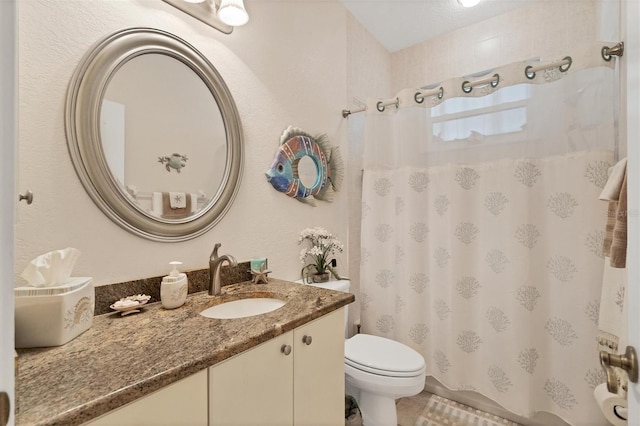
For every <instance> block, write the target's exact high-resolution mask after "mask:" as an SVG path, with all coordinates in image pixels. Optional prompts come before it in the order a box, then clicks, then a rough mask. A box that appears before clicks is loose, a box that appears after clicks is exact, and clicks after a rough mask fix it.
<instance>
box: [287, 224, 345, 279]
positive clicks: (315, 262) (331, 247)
mask: <svg viewBox="0 0 640 426" xmlns="http://www.w3.org/2000/svg"><path fill="white" fill-rule="evenodd" d="M304 241H309V243H310V245H311V247H305V248H303V249H302V250H301V251H300V262H302V263H305V264H307V265H306V266H305V268H307V267H312V268H313V269H315V271H316V272H317V273H324V272H326V270H327V269H329V270H330V263H331V260H332V259H333V256H334V255H336V254H337V253H342V252H343V251H344V246H343V245H342V243H341V242H340V241H339V240H338V239H337V238H336V237H335V236H334V235H333V234H331V233H330V232H329V231H327V230H326V229H324V228H320V227H316V228H306V229H303V230H302V231H301V232H300V238H298V243H299V244H301V243H302V242H304ZM308 258H310V259H308Z"/></svg>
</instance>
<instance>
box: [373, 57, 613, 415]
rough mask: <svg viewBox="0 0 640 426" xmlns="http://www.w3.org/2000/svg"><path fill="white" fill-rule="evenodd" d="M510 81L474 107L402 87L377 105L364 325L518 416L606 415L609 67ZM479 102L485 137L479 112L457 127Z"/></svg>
mask: <svg viewBox="0 0 640 426" xmlns="http://www.w3.org/2000/svg"><path fill="white" fill-rule="evenodd" d="M509 90H511V91H510V92H509ZM509 90H507V89H500V90H497V91H495V92H494V93H493V94H490V95H489V96H487V97H485V99H483V100H482V101H480V102H481V105H480V106H479V107H478V106H477V105H474V104H473V102H478V101H477V100H467V99H465V100H455V99H453V100H445V101H444V102H443V103H442V104H440V105H439V106H437V107H426V108H425V107H424V106H422V105H420V106H415V105H416V104H415V102H412V101H411V100H412V98H411V97H407V98H406V99H403V96H405V95H403V94H401V96H400V97H401V99H400V105H401V106H402V105H408V106H407V107H405V108H402V107H401V108H399V109H396V108H393V107H392V108H387V109H386V110H385V111H384V112H378V111H377V110H376V108H375V103H374V104H372V105H370V106H368V109H367V110H368V112H367V116H366V125H365V140H364V149H365V156H364V163H365V164H364V177H363V194H362V198H363V204H362V237H361V270H360V275H361V279H360V288H361V294H360V302H361V306H362V312H361V321H362V326H363V332H366V333H371V334H377V335H381V336H384V337H388V338H391V339H395V340H397V341H400V342H402V343H405V344H407V345H408V346H410V347H412V348H414V349H416V350H417V351H419V352H420V353H421V354H422V355H423V356H424V358H425V361H426V364H427V375H430V376H434V377H435V378H436V379H437V380H439V381H440V382H441V383H442V384H444V385H445V386H446V387H448V388H450V389H453V390H471V391H476V392H479V393H481V394H483V395H485V396H487V397H489V398H491V399H492V400H494V401H496V402H497V403H499V404H500V405H502V406H503V407H505V408H506V409H508V410H509V411H511V412H513V413H515V414H517V415H520V416H523V417H533V416H534V415H535V413H536V412H539V411H543V412H549V413H553V414H555V415H557V416H559V417H561V418H563V419H564V420H565V421H567V422H568V423H570V424H573V425H593V424H605V423H603V421H604V420H603V418H602V415H601V413H600V411H599V409H598V407H597V405H596V404H595V400H594V398H593V389H594V387H595V386H596V385H597V384H599V383H602V382H603V381H604V379H603V373H602V371H601V368H600V366H599V358H598V351H597V344H596V335H597V321H598V309H599V299H600V289H601V283H602V271H603V261H602V258H603V254H602V240H603V237H604V226H605V222H606V208H607V206H606V203H603V202H599V201H598V195H599V193H600V191H601V189H602V187H603V186H604V184H605V182H606V179H607V169H608V168H609V167H610V166H611V165H612V164H613V160H614V156H613V142H614V133H613V96H614V87H613V71H612V70H611V69H608V68H589V69H586V70H582V71H579V72H575V73H573V74H569V75H567V76H565V77H564V78H562V79H560V80H557V81H554V82H551V83H545V84H540V85H524V86H521V87H518V88H516V89H513V88H512V89H509ZM503 91H504V92H505V93H501V92H503ZM514 99H515V100H514ZM465 102H467V103H468V104H465ZM425 103H426V102H425ZM448 103H449V104H448ZM501 105H502V106H503V107H501ZM504 105H507V106H508V108H507V107H504ZM475 107H477V108H479V109H478V111H481V112H482V113H483V114H485V115H484V117H483V118H482V119H481V120H476V122H477V123H480V124H478V125H479V126H485V127H478V130H475V129H474V127H473V126H475V124H473V123H474V121H473V120H474V116H477V115H478V114H470V115H469V117H467V118H464V120H467V121H466V122H464V121H463V120H460V117H461V113H460V111H468V110H470V109H473V108H475ZM516 108H524V110H520V111H519V112H517V113H516V114H519V117H520V118H519V120H524V123H523V124H522V125H519V126H518V129H516V130H514V129H512V128H510V127H509V126H512V125H513V120H516V119H515V118H513V117H511V118H508V117H510V116H509V115H508V114H507V116H506V117H507V120H512V121H511V122H510V124H509V123H507V125H505V126H501V124H500V123H499V120H500V117H505V115H502V116H501V115H499V114H497V113H495V112H496V111H498V112H500V111H504V110H505V109H516ZM372 111H373V112H372ZM512 112H513V111H512ZM449 113H451V114H452V115H451V116H449V117H452V119H451V120H449V123H448V124H447V123H444V124H438V123H442V120H440V121H438V119H436V118H434V117H445V118H446V117H447V116H446V114H449ZM462 115H464V113H463V114H462ZM523 117H524V118H523ZM444 121H447V120H444ZM487 121H493V124H491V125H490V126H489V127H486V126H487ZM516 121H517V120H516ZM469 123H470V124H469ZM447 125H449V127H448V128H447ZM496 129H497V130H496ZM500 129H503V131H501V130H500ZM504 129H506V130H504ZM447 132H449V133H447ZM465 132H467V134H466V135H465V134H464V133H465ZM461 134H462V137H460V135H461ZM487 134H493V136H487ZM483 135H484V136H483ZM447 138H448V139H447Z"/></svg>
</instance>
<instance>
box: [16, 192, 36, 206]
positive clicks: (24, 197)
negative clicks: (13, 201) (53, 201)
mask: <svg viewBox="0 0 640 426" xmlns="http://www.w3.org/2000/svg"><path fill="white" fill-rule="evenodd" d="M22 200H25V201H26V202H27V204H31V203H33V192H31V191H29V190H27V192H26V193H25V194H18V201H22Z"/></svg>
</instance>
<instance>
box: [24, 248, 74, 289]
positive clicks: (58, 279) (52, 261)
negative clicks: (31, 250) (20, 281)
mask: <svg viewBox="0 0 640 426" xmlns="http://www.w3.org/2000/svg"><path fill="white" fill-rule="evenodd" d="M79 256H80V251H79V250H77V249H75V248H73V247H67V248H65V249H62V250H54V251H50V252H49V253H45V254H42V255H40V256H38V257H36V258H35V259H33V260H32V261H31V262H29V264H28V265H27V267H26V268H25V270H24V271H23V272H22V274H21V275H20V276H21V277H22V278H24V279H25V280H27V282H28V283H29V286H31V287H53V286H57V285H61V284H63V283H64V282H65V281H67V280H68V279H69V277H70V276H71V271H72V270H73V267H74V265H75V264H76V260H78V257H79Z"/></svg>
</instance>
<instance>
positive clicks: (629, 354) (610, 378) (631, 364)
mask: <svg viewBox="0 0 640 426" xmlns="http://www.w3.org/2000/svg"><path fill="white" fill-rule="evenodd" d="M600 365H602V368H603V369H604V372H605V373H607V390H608V391H609V392H611V393H618V378H617V377H616V374H615V372H614V371H613V367H619V368H622V369H623V370H625V371H626V372H627V375H628V376H629V380H630V381H631V382H633V383H638V355H637V354H636V350H635V349H634V348H633V346H627V350H626V351H625V353H624V354H622V355H615V354H611V353H609V352H605V351H600Z"/></svg>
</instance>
